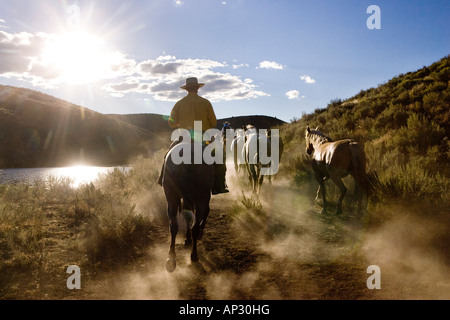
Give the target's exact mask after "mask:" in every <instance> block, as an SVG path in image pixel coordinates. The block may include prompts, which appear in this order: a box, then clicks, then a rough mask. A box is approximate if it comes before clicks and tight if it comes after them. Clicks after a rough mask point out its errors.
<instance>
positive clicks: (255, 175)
mask: <svg viewBox="0 0 450 320" xmlns="http://www.w3.org/2000/svg"><path fill="white" fill-rule="evenodd" d="M261 144H265V145H266V150H267V151H268V153H270V151H271V150H270V149H271V141H270V137H268V136H267V135H261V134H259V133H258V131H257V129H256V128H255V127H254V126H252V125H248V126H247V130H246V131H245V145H244V157H245V167H246V168H247V173H248V177H249V180H250V183H251V184H252V189H253V193H259V192H260V191H261V185H262V183H263V181H264V175H263V174H261V169H262V168H263V167H270V166H269V165H264V164H263V163H262V162H261V154H260V150H259V148H260V146H261ZM269 180H271V175H269Z"/></svg>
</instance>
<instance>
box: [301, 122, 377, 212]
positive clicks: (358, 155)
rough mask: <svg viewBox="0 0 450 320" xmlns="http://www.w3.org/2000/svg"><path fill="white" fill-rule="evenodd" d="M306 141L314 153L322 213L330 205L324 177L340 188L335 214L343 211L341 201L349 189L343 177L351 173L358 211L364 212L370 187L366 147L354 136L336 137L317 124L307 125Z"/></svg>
mask: <svg viewBox="0 0 450 320" xmlns="http://www.w3.org/2000/svg"><path fill="white" fill-rule="evenodd" d="M305 142H306V153H307V154H308V155H310V156H311V157H312V168H313V171H314V175H315V178H316V180H317V182H318V183H319V189H318V190H317V197H318V196H319V194H320V193H321V194H322V199H323V209H322V213H326V211H327V205H328V204H327V200H326V197H325V193H326V192H325V180H327V179H331V180H332V181H333V182H334V183H335V184H336V185H337V186H338V188H339V191H340V193H341V194H340V197H339V200H338V202H337V208H336V214H340V213H342V201H343V200H344V197H345V194H346V192H347V188H346V187H345V185H344V183H343V182H342V178H344V177H346V176H347V175H349V174H350V175H352V176H353V178H354V179H355V195H356V196H357V198H358V213H361V211H362V210H363V209H365V208H366V207H367V196H368V187H369V183H368V179H367V174H366V157H365V153H364V149H363V147H362V146H361V145H360V144H359V143H358V142H355V141H353V140H351V139H345V140H338V141H333V140H332V139H331V138H329V137H327V136H325V135H324V134H323V133H321V132H320V131H318V128H316V130H311V129H310V128H309V127H307V128H306V132H305ZM316 199H317V198H316ZM363 202H364V203H363Z"/></svg>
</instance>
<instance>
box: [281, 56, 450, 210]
mask: <svg viewBox="0 0 450 320" xmlns="http://www.w3.org/2000/svg"><path fill="white" fill-rule="evenodd" d="M449 81H450V56H447V57H444V58H442V59H441V60H440V61H438V62H436V63H433V64H432V65H430V66H428V67H423V68H421V69H419V70H417V71H415V72H408V73H406V74H400V75H398V76H396V77H394V78H393V79H391V80H389V81H388V82H386V83H384V84H381V85H379V86H378V87H377V88H371V89H368V90H361V92H359V93H358V94H356V95H355V96H353V97H351V98H349V99H346V100H341V99H335V100H332V101H331V102H330V103H329V104H328V106H327V107H326V108H323V109H317V110H315V112H314V113H312V114H307V115H304V116H303V117H302V118H301V119H298V120H295V121H293V122H292V123H290V124H287V125H285V126H283V127H282V131H281V134H282V138H283V139H284V142H285V148H286V149H285V150H286V152H285V153H284V154H285V155H286V158H285V159H284V170H285V171H287V172H288V173H289V174H292V175H293V176H294V177H295V179H296V182H297V184H298V185H307V184H308V182H309V181H312V180H313V178H312V176H311V175H312V174H311V171H310V165H309V164H308V160H307V157H306V155H305V152H304V148H305V142H304V136H305V128H306V126H308V125H309V126H311V127H313V128H315V127H317V126H319V128H320V129H319V130H320V131H322V132H323V133H325V134H326V135H328V136H330V137H331V138H332V139H334V140H338V139H343V138H353V139H355V140H357V141H359V142H360V143H363V144H364V147H365V151H366V155H367V166H368V171H369V172H370V173H371V177H372V180H373V181H372V182H373V187H374V194H373V197H374V198H382V199H396V200H402V201H406V202H408V201H411V200H417V199H422V200H424V199H425V200H430V201H431V200H432V201H433V202H435V203H440V204H443V205H445V204H448V200H449V198H448V188H449V179H448V178H449V177H450V170H449V169H450V168H449V163H450V161H449V158H450V140H449V134H450V88H449V84H450V82H449ZM446 201H447V202H446Z"/></svg>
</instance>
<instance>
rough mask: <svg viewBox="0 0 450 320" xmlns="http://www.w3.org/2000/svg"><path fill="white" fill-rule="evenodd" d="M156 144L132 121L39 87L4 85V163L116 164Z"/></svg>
mask: <svg viewBox="0 0 450 320" xmlns="http://www.w3.org/2000/svg"><path fill="white" fill-rule="evenodd" d="M152 147H154V146H153V141H152V137H151V136H150V135H149V134H148V133H147V132H145V131H144V130H141V129H140V128H138V127H135V126H132V125H130V124H129V123H126V122H123V121H120V120H117V119H111V118H109V117H108V116H106V115H103V114H101V113H98V112H94V111H92V110H89V109H85V108H83V107H81V106H76V105H73V104H71V103H68V102H66V101H63V100H60V99H57V98H54V97H52V96H49V95H46V94H43V93H40V92H37V91H33V90H28V89H23V88H15V87H8V86H0V168H11V167H15V168H17V167H45V166H64V165H70V164H73V163H77V162H78V163H80V162H81V163H87V164H92V165H118V164H124V163H127V162H128V161H129V159H130V157H133V156H136V155H138V154H141V153H146V152H149V150H151V149H152ZM155 147H156V146H155Z"/></svg>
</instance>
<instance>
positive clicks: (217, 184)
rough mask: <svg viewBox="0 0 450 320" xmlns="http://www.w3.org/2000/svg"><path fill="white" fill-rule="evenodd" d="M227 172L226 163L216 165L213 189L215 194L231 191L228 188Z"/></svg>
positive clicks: (212, 191)
mask: <svg viewBox="0 0 450 320" xmlns="http://www.w3.org/2000/svg"><path fill="white" fill-rule="evenodd" d="M226 173H227V167H226V165H225V164H215V165H214V186H213V188H212V190H211V193H212V194H213V195H216V194H220V193H228V192H230V191H229V190H228V188H227V182H226V179H225V176H226Z"/></svg>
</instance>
